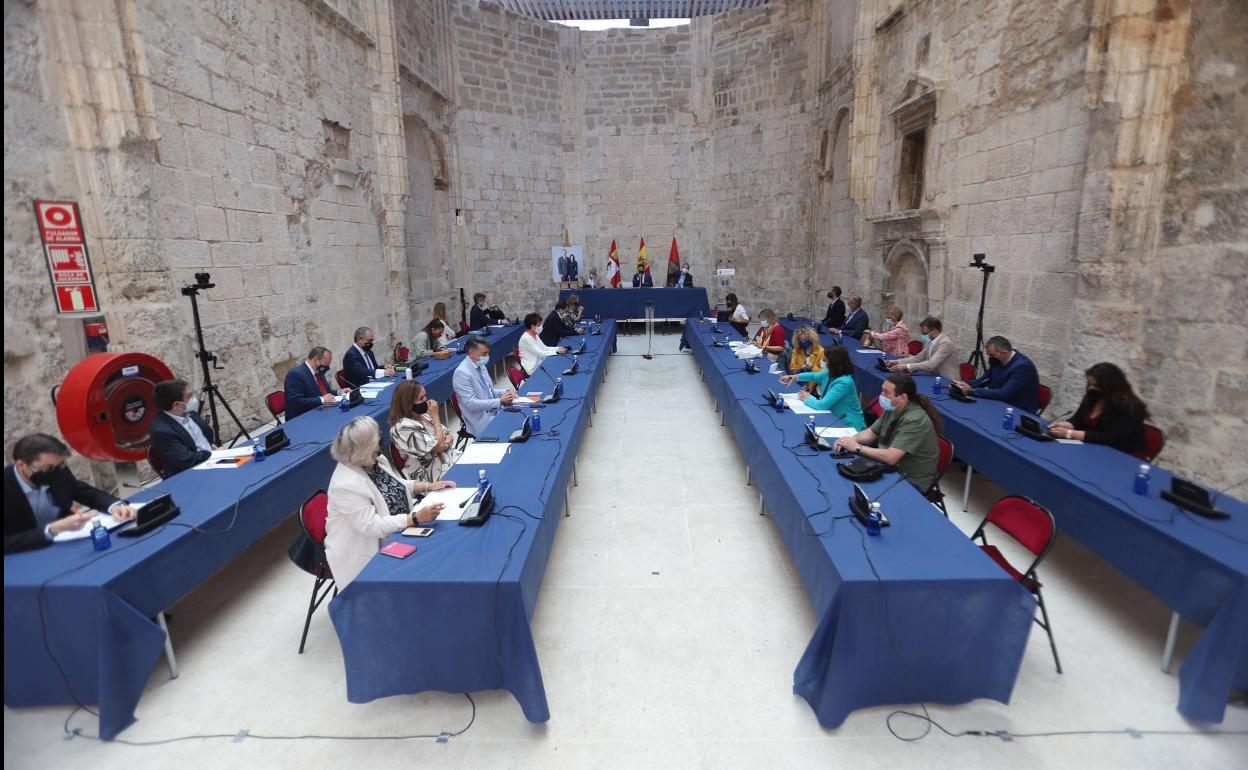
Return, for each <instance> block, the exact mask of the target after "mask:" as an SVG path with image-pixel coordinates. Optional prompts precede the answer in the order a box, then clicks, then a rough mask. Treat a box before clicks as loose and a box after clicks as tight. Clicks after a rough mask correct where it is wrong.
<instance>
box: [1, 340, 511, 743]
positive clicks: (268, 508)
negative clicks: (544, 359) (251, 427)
mask: <svg viewBox="0 0 1248 770" xmlns="http://www.w3.org/2000/svg"><path fill="white" fill-rule="evenodd" d="M520 333H521V329H520V328H519V327H516V326H512V327H510V328H508V329H505V330H498V329H496V330H494V331H493V333H492V335H491V336H490V339H491V341H493V342H494V345H493V346H492V348H491V351H490V355H491V360H498V359H501V358H502V357H503V356H505V355H507V354H509V353H510V352H511V350H512V348H514V347H515V344H516V341H518V340H519V338H520V337H519V335H520ZM461 360H462V355H460V356H454V357H452V358H450V359H446V360H443V361H434V362H432V364H431V366H430V368H429V369H428V370H427V371H425V372H423V373H422V374H421V375H420V377H418V378H417V379H419V380H420V381H421V382H423V383H425V384H426V385H427V387H428V389H429V392H430V394H431V395H433V396H434V397H435V398H445V397H446V396H448V395H449V394H450V391H451V374H452V372H453V369H454V367H455V366H457V365H458V363H459V362H460V361H461ZM393 390H394V389H393V388H388V389H387V390H385V391H383V392H382V395H381V396H380V397H379V398H378V399H376V401H375V402H373V403H365V404H363V405H361V406H358V407H356V408H355V409H354V410H352V411H350V412H346V413H344V412H341V411H339V410H338V409H326V410H319V409H318V410H315V411H312V412H308V413H305V414H303V415H300V416H299V417H297V418H296V419H294V420H290V421H289V422H287V423H286V424H285V426H284V427H285V430H286V434H287V435H288V436H289V437H290V441H291V444H292V446H291V447H289V448H288V449H284V450H282V451H281V452H279V453H277V454H275V455H274V456H272V457H269V458H267V459H266V460H265V461H264V462H262V463H257V462H255V461H252V462H249V463H247V464H245V465H243V466H242V467H240V468H238V469H235V470H206V471H195V470H188V471H184V472H183V473H180V474H178V475H176V476H174V477H173V478H171V479H168V480H167V481H162V482H161V483H160V484H158V485H156V486H154V487H151V488H150V489H147V490H144V491H143V492H140V493H138V494H135V495H134V499H135V500H136V501H141V500H149V499H151V498H153V497H156V496H157V495H159V494H162V493H165V492H168V493H170V494H172V495H173V499H174V501H175V502H176V503H178V505H179V506H180V507H181V509H182V512H181V515H180V516H178V518H176V519H174V520H173V521H172V522H170V523H169V524H166V525H165V526H163V527H160V528H158V529H156V530H153V531H152V532H150V533H148V534H146V535H144V536H142V537H139V538H136V539H134V540H130V539H126V538H119V537H114V539H113V547H112V548H111V549H109V550H107V551H103V552H100V553H96V552H95V551H93V550H92V548H91V541H90V539H84V540H78V541H74V542H70V543H64V544H54V545H52V546H50V547H48V548H44V549H41V550H38V551H29V552H25V553H17V554H10V555H7V556H5V557H4V703H5V705H7V706H10V707H22V706H48V705H61V704H74V703H76V702H81V703H84V704H88V705H98V706H99V709H100V736H101V737H103V738H105V739H111V738H113V737H114V736H116V735H117V733H119V732H121V731H122V730H124V729H125V728H126V727H127V726H129V725H130V724H131V723H133V722H134V709H135V707H136V706H137V704H138V701H139V697H140V696H141V695H142V693H143V687H144V685H145V684H146V683H147V679H148V676H149V675H150V674H151V672H152V669H153V667H154V666H155V665H156V664H157V662H158V660H159V658H160V654H161V651H162V649H163V645H164V639H165V634H164V632H163V631H161V630H160V627H159V626H158V625H157V624H156V623H155V622H154V621H153V620H152V618H153V617H155V616H156V615H157V614H158V613H160V612H162V611H164V610H165V609H166V608H168V607H169V606H170V605H172V604H173V603H174V602H176V601H177V600H178V599H180V598H181V597H182V596H184V595H185V594H187V593H188V592H189V591H191V590H192V589H194V588H195V587H196V586H198V585H199V584H200V583H202V582H204V581H205V580H206V579H207V578H208V577H209V576H210V575H212V574H213V573H214V572H216V571H217V570H218V569H220V568H221V567H223V566H225V565H226V564H228V563H229V562H230V560H232V559H233V558H234V557H236V556H237V555H238V554H240V553H241V552H242V551H244V550H245V549H246V548H247V547H248V546H250V545H251V544H252V543H254V542H256V541H257V540H258V539H260V538H261V537H263V536H264V535H265V533H267V532H269V531H270V530H271V529H272V528H273V527H275V526H276V525H278V524H279V523H281V522H282V521H284V520H285V519H286V518H287V517H289V516H290V515H291V514H292V513H294V512H295V511H297V510H298V508H299V504H300V503H301V502H303V501H304V500H305V499H307V498H308V497H309V496H310V495H311V494H312V493H313V492H315V491H316V490H317V489H323V488H324V487H325V486H326V485H327V484H328V483H329V476H330V473H331V472H332V471H333V467H334V463H333V460H332V459H331V458H330V456H329V444H330V442H331V441H332V440H333V437H334V435H335V434H336V433H337V432H338V430H339V429H340V428H341V427H342V426H343V425H345V424H346V423H347V422H349V421H350V420H351V419H353V418H355V417H358V416H360V415H362V414H367V415H372V416H374V417H376V418H377V419H378V420H379V421H380V422H381V423H382V424H383V425H384V424H385V422H386V415H387V413H388V412H389V408H390V397H391V394H392V392H393ZM236 501H237V502H238V505H237V507H236V506H235V502H236ZM190 526H194V527H197V528H199V529H201V530H204V532H195V531H194V530H192V529H190V528H189V527H190ZM41 609H42V614H43V622H41V620H40V610H41ZM45 632H46V646H45ZM67 682H68V687H72V694H71V692H70V690H69V689H67Z"/></svg>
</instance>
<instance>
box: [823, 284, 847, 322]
mask: <svg viewBox="0 0 1248 770" xmlns="http://www.w3.org/2000/svg"><path fill="white" fill-rule="evenodd" d="M821 323H822V324H823V325H824V326H826V327H828V328H829V329H839V328H841V327H842V326H844V325H845V301H844V300H842V299H841V287H840V286H833V287H832V291H830V292H828V312H826V313H824V314H823V321H821Z"/></svg>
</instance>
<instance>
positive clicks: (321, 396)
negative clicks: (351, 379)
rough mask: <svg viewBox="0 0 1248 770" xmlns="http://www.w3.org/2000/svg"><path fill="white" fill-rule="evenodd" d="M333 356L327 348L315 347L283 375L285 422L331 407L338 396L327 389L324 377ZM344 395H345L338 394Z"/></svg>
mask: <svg viewBox="0 0 1248 770" xmlns="http://www.w3.org/2000/svg"><path fill="white" fill-rule="evenodd" d="M333 360H334V354H333V353H332V352H331V351H330V349H329V348H323V347H321V346H319V345H318V346H317V347H314V348H312V350H311V352H309V353H308V358H307V360H306V361H302V362H300V363H299V365H298V366H296V367H295V368H293V369H291V370H290V371H289V372H286V383H285V390H286V419H287V420H293V419H295V418H296V417H298V416H299V415H301V414H303V413H304V412H310V411H312V410H313V409H315V408H317V407H318V406H320V405H321V404H332V403H334V397H335V396H336V395H337V394H338V390H337V389H336V388H331V387H330V386H329V380H327V379H326V375H328V374H329V364H330V362H331V361H333ZM342 392H343V393H344V394H345V393H346V392H347V391H345V390H344V391H342Z"/></svg>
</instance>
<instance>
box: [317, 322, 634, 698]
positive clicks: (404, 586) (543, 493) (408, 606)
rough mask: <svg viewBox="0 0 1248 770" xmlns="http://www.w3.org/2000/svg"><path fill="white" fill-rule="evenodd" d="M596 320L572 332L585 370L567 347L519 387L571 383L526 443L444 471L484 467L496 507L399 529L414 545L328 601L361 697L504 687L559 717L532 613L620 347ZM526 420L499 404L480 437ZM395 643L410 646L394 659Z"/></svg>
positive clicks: (473, 478) (473, 479)
mask: <svg viewBox="0 0 1248 770" xmlns="http://www.w3.org/2000/svg"><path fill="white" fill-rule="evenodd" d="M599 328H601V331H602V333H601V334H598V335H594V334H587V335H582V336H579V337H566V338H564V341H563V344H564V345H568V346H570V347H572V348H573V349H576V348H577V347H579V345H580V344H581V341H585V342H586V348H585V353H584V354H582V355H580V356H577V357H576V360H577V361H578V362H579V365H578V369H579V371H578V373H577V374H575V375H564V374H562V372H563V371H565V370H566V369H568V368H569V366H570V365H571V360H572V356H571V355H570V354H569V355H566V356H551V357H549V358H547V359H546V360H545V361H544V362H543V363H542V365H541V366H540V367H539V368H538V370H537V371H536V372H534V373H533V374H532V376H530V377H529V379H528V380H526V382H525V384H524V386H523V387H522V388H521V391H522V392H525V393H529V392H536V391H539V390H540V391H542V392H543V393H546V394H549V393H550V392H551V391H552V390H553V387H554V383H555V379H556V378H558V377H562V379H563V395H562V397H561V398H560V400H559V401H557V402H556V403H553V404H548V405H546V406H545V407H544V408H542V409H541V410H540V412H538V414H540V417H541V428H540V429H539V430H535V431H534V432H533V435H532V437H531V438H530V439H529V440H528V441H525V442H523V443H515V444H511V445H509V446H510V448H509V450H508V454H507V455H506V456H505V457H504V458H503V460H502V462H500V463H498V464H482V465H469V464H466V463H465V462H463V461H460V462H458V463H456V464H455V465H454V466H453V467H452V468H451V469H450V470H449V471H448V472H447V473H446V475H445V476H444V477H443V478H446V479H449V480H451V481H455V482H456V483H457V484H458V485H460V486H465V485H467V486H471V485H475V484H477V481H478V475H477V474H478V472H479V471H480V470H483V469H484V470H485V471H486V473H487V479H488V481H489V482H490V483H491V484H493V494H494V501H495V502H494V506H495V507H494V513H493V515H492V516H491V517H490V518H489V519H487V520H486V522H485V523H484V524H483V525H481V526H477V527H464V526H460V525H459V522H458V521H437V522H434V523H432V524H430V525H427V526H431V527H433V528H434V533H433V534H432V535H431V536H430V537H428V538H421V539H414V538H406V537H404V536H402V535H394V536H393V537H392V538H391V539H392V540H401V541H403V542H406V543H409V544H412V545H415V546H416V548H417V551H416V552H415V553H413V554H411V555H410V556H408V557H407V558H404V559H394V558H390V557H387V556H384V555H378V556H376V557H374V558H373V560H372V561H371V562H369V564H368V566H366V567H365V568H364V570H363V571H362V572H361V573H360V574H359V576H358V577H356V578H355V580H353V581H352V582H351V584H350V585H348V586H347V587H346V589H345V590H343V591H342V592H341V593H340V594H338V596H337V597H336V598H334V599H333V600H332V601H331V602H330V604H329V614H330V616H331V617H332V619H333V623H334V628H335V629H336V630H337V632H338V639H339V642H340V643H341V645H342V657H343V661H344V663H345V665H346V675H347V698H348V699H349V700H350V701H351V702H352V703H366V702H368V701H371V700H375V699H377V698H384V697H386V696H390V695H404V694H413V693H419V692H425V691H429V690H437V691H442V692H457V693H458V692H472V691H476V690H490V689H504V690H507V691H509V692H510V693H511V694H512V695H513V696H514V697H515V699H516V701H517V702H518V703H519V704H520V707H521V710H522V711H523V713H524V716H525V718H526V719H528V720H529V721H530V722H545V721H547V720H548V719H550V708H549V706H548V705H547V701H546V691H545V688H544V686H543V684H542V671H541V667H540V665H539V664H538V660H537V649H536V646H535V644H534V641H533V633H532V631H531V629H530V626H529V621H530V620H531V619H532V617H533V612H534V610H535V609H536V607H537V595H538V591H539V589H540V588H541V585H542V577H543V575H544V574H545V572H546V563H547V562H548V561H549V559H550V552H551V548H552V547H553V546H554V542H555V531H556V529H557V527H558V524H559V519H560V518H561V516H560V508H561V507H562V506H563V505H564V504H565V495H566V491H567V487H568V482H569V479H571V478H572V475H573V463H574V462H575V459H576V452H577V449H578V447H580V445H581V440H582V438H583V437H584V433H585V429H586V427H587V425H588V423H589V422H590V420H591V417H590V412H591V410H592V409H593V404H594V399H595V398H596V396H597V393H598V386H599V385H600V384H601V382H602V380H603V378H604V377H605V376H606V369H607V359H608V356H609V355H610V353H611V351H612V349H613V348H614V345H615V334H616V325H615V323H614V322H612V321H605V322H603V324H602V325H601V326H600V327H599ZM524 412H528V409H527V408H526V409H524ZM524 416H525V415H524V414H520V413H511V412H500V413H499V414H498V415H497V416H496V417H495V418H494V419H493V420H492V421H491V422H490V424H489V427H488V428H487V429H486V430H484V431H482V436H484V437H487V438H489V437H496V438H497V439H498V440H499V441H502V442H505V441H507V438H508V436H509V435H510V434H511V433H512V432H513V431H515V430H516V429H517V428H519V427H520V425H521V423H522V421H523V419H524ZM396 649H400V650H402V651H403V652H402V655H401V656H400V657H401V658H402V662H401V663H399V664H397V665H396V663H395V661H396V658H395V654H394V653H395V650H396Z"/></svg>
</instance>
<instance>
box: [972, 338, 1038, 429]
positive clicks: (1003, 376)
mask: <svg viewBox="0 0 1248 770" xmlns="http://www.w3.org/2000/svg"><path fill="white" fill-rule="evenodd" d="M984 353H985V354H987V356H988V373H987V374H985V375H984V376H983V377H980V378H979V379H977V380H974V381H973V382H969V383H968V382H962V381H961V380H956V381H955V382H954V384H955V385H957V386H958V387H959V388H961V390H962V392H963V393H969V394H970V395H972V396H974V397H975V398H988V399H992V400H993V401H1004V402H1005V403H1007V404H1010V405H1011V406H1015V407H1017V408H1019V409H1022V410H1023V411H1024V412H1030V413H1031V414H1035V413H1036V412H1037V411H1039V409H1040V373H1039V372H1037V371H1036V365H1035V364H1033V363H1032V362H1031V359H1030V358H1028V357H1027V356H1025V355H1023V354H1022V353H1019V352H1018V351H1017V350H1014V346H1013V345H1011V344H1010V341H1009V340H1007V339H1006V338H1005V337H1001V336H997V337H989V338H988V341H987V342H985V343H984Z"/></svg>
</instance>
